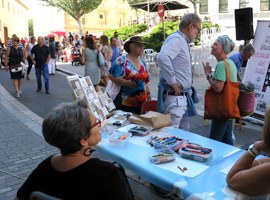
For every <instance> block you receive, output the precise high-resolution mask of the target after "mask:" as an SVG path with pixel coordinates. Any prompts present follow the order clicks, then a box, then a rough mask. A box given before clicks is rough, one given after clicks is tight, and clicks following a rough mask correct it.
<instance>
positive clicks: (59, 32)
mask: <svg viewBox="0 0 270 200" xmlns="http://www.w3.org/2000/svg"><path fill="white" fill-rule="evenodd" d="M52 33H54V34H56V35H57V36H58V37H61V36H66V32H65V31H54V32H52Z"/></svg>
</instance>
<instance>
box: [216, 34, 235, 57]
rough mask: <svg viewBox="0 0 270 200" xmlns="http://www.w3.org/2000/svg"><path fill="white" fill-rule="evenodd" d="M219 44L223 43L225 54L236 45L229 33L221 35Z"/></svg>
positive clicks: (218, 39)
mask: <svg viewBox="0 0 270 200" xmlns="http://www.w3.org/2000/svg"><path fill="white" fill-rule="evenodd" d="M217 41H218V43H219V44H221V46H222V48H223V51H224V53H225V54H229V53H230V52H231V51H232V50H233V49H234V47H235V43H234V41H233V40H232V39H231V38H229V36H228V35H221V36H219V37H218V38H217Z"/></svg>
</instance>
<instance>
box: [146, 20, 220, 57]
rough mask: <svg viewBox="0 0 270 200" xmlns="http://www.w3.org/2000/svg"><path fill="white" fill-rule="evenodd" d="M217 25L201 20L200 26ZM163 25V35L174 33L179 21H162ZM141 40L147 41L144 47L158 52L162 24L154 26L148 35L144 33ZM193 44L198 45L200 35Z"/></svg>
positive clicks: (209, 26) (161, 41)
mask: <svg viewBox="0 0 270 200" xmlns="http://www.w3.org/2000/svg"><path fill="white" fill-rule="evenodd" d="M213 26H214V27H217V28H218V27H219V25H218V24H212V23H210V22H203V24H202V28H208V29H209V28H211V27H213ZM164 27H165V36H166V37H167V36H168V35H170V34H172V33H174V32H175V31H176V30H178V29H179V21H176V22H164ZM143 40H144V41H145V42H147V44H146V45H145V48H146V49H147V48H150V49H154V50H155V51H157V52H159V51H160V49H161V46H162V44H163V29H162V24H159V25H158V26H157V27H156V28H154V29H153V30H152V31H151V33H149V34H148V35H145V36H144V37H143ZM194 43H195V45H198V44H199V43H200V37H197V38H196V39H195V41H194Z"/></svg>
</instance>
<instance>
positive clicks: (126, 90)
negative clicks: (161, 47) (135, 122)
mask: <svg viewBox="0 0 270 200" xmlns="http://www.w3.org/2000/svg"><path fill="white" fill-rule="evenodd" d="M144 44H145V43H144V42H143V41H142V39H141V38H140V37H138V36H135V37H132V38H130V40H129V41H127V42H126V43H125V44H124V49H125V51H126V52H128V54H127V55H124V56H120V57H118V58H117V59H116V61H115V62H114V63H113V64H112V66H111V68H110V70H109V73H110V74H109V78H110V79H111V81H113V82H114V83H116V84H118V85H120V86H121V91H120V93H119V96H118V98H116V99H117V100H116V101H120V102H115V104H116V106H117V109H121V110H124V111H127V112H132V113H136V114H140V112H141V106H142V104H143V103H144V102H145V101H146V100H148V99H151V94H150V90H149V87H148V85H147V84H148V82H149V74H148V71H147V68H146V64H145V62H144V60H143V59H142V58H141V55H142V53H143V50H144ZM119 97H121V100H119V99H120V98H119Z"/></svg>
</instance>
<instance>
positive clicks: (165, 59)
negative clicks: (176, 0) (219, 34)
mask: <svg viewBox="0 0 270 200" xmlns="http://www.w3.org/2000/svg"><path fill="white" fill-rule="evenodd" d="M201 25H202V21H201V19H200V18H199V16H198V15H197V14H193V13H190V14H186V15H184V16H183V18H182V20H181V22H180V24H179V30H177V31H176V32H175V33H173V34H171V35H170V36H169V37H168V38H167V39H166V40H165V42H164V44H163V45H162V47H161V50H160V52H159V55H158V58H157V61H158V66H159V69H160V73H159V74H160V81H159V86H158V87H159V90H158V110H159V112H162V113H165V114H170V115H171V119H172V125H173V126H174V127H176V128H180V129H184V130H189V128H190V124H189V118H188V117H189V116H192V115H195V114H196V109H195V106H194V105H193V103H194V100H195V99H192V98H191V97H194V95H190V90H192V83H193V67H192V64H191V54H190V49H189V44H190V43H191V42H194V40H195V38H196V37H197V36H198V35H199V34H200V31H201ZM194 94H195V93H194ZM196 100H197V99H196Z"/></svg>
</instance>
